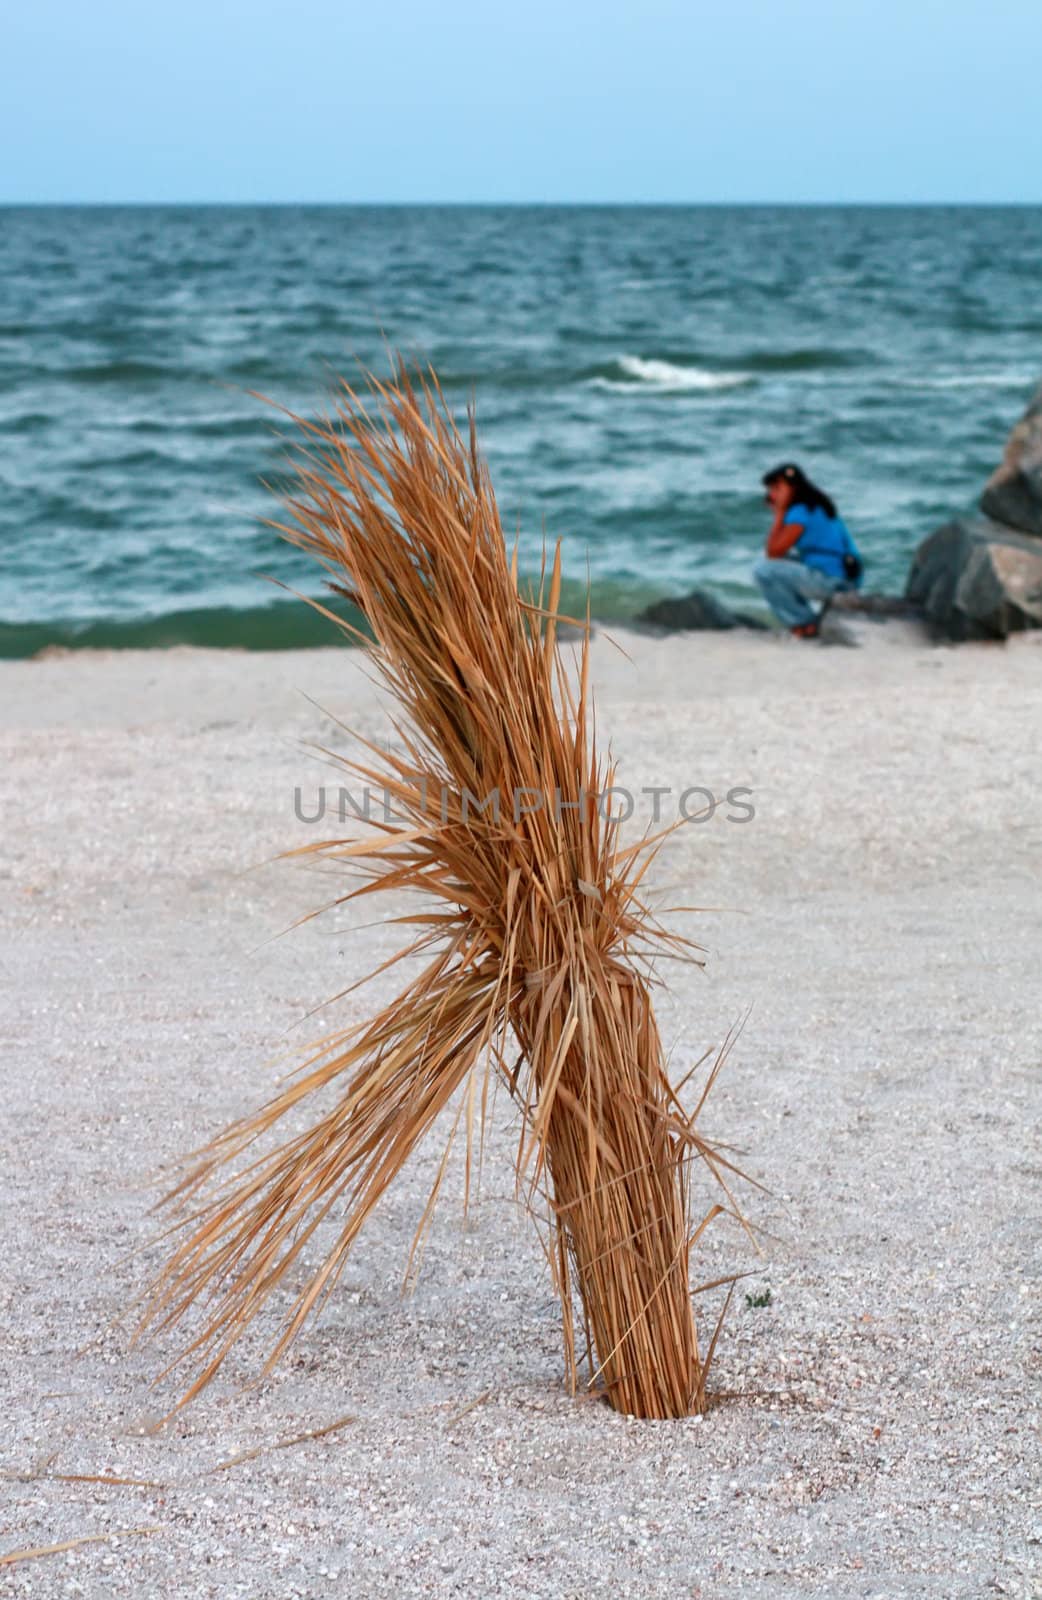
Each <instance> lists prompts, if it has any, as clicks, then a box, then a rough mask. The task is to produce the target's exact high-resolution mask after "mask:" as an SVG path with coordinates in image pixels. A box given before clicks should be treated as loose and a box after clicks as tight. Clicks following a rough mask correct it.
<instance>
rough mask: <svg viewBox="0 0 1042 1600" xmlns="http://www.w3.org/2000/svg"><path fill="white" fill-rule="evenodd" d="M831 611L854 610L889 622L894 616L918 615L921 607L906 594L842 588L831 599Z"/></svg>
mask: <svg viewBox="0 0 1042 1600" xmlns="http://www.w3.org/2000/svg"><path fill="white" fill-rule="evenodd" d="M829 610H830V611H852V612H854V613H856V615H858V616H861V617H871V618H872V619H873V621H878V622H889V621H891V619H892V618H894V617H908V618H913V617H918V616H919V614H920V611H919V607H918V606H917V605H915V604H914V602H913V601H911V600H909V599H908V597H907V596H906V595H899V594H875V593H869V594H866V593H865V592H864V591H863V590H861V589H841V590H840V591H839V593H838V594H834V595H833V596H832V599H831V600H830V601H829Z"/></svg>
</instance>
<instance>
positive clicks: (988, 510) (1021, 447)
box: [981, 387, 1042, 537]
mask: <svg viewBox="0 0 1042 1600" xmlns="http://www.w3.org/2000/svg"><path fill="white" fill-rule="evenodd" d="M981 510H982V511H983V512H984V513H985V515H986V516H989V517H994V519H995V521H996V522H1004V523H1007V524H1008V525H1009V526H1010V527H1011V528H1017V529H1019V530H1020V532H1022V533H1033V534H1036V535H1038V536H1040V537H1042V387H1040V388H1039V390H1038V392H1037V394H1036V395H1035V398H1034V399H1033V400H1032V402H1031V404H1030V405H1029V406H1028V408H1027V410H1026V411H1025V413H1024V415H1023V416H1022V417H1021V419H1020V421H1019V422H1018V423H1017V425H1016V427H1015V428H1014V429H1013V432H1012V433H1011V434H1010V436H1009V441H1008V443H1007V445H1006V453H1005V455H1004V456H1003V458H1002V464H1001V466H999V467H997V468H996V470H995V471H994V472H993V473H992V475H991V477H990V478H989V479H988V482H987V484H986V485H985V489H984V493H983V495H982V496H981Z"/></svg>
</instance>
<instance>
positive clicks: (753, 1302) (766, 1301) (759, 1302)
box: [745, 1286, 771, 1311]
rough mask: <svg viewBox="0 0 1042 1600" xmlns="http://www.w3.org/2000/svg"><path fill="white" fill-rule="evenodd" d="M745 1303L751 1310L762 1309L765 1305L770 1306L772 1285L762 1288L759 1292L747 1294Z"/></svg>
mask: <svg viewBox="0 0 1042 1600" xmlns="http://www.w3.org/2000/svg"><path fill="white" fill-rule="evenodd" d="M745 1303H746V1305H747V1306H748V1307H749V1310H750V1311H760V1310H762V1309H763V1307H764V1306H769V1305H770V1303H771V1291H770V1287H769V1286H768V1288H766V1289H761V1290H760V1292H759V1293H758V1294H747V1295H746V1297H745Z"/></svg>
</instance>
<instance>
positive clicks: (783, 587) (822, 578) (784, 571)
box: [753, 557, 846, 628]
mask: <svg viewBox="0 0 1042 1600" xmlns="http://www.w3.org/2000/svg"><path fill="white" fill-rule="evenodd" d="M753 576H754V577H755V579H756V581H757V583H758V584H759V585H760V588H761V589H762V591H763V597H764V599H765V600H766V602H767V604H768V605H769V606H770V608H771V610H772V611H773V612H774V615H775V616H776V617H777V618H778V621H779V622H782V623H784V624H785V626H786V627H787V628H798V627H804V626H805V625H806V624H807V623H808V622H814V621H816V620H817V618H818V616H819V615H820V605H819V606H815V605H812V604H811V601H817V602H819V603H820V604H821V605H823V604H824V602H825V601H826V600H830V599H831V598H832V596H833V595H834V594H835V593H836V591H837V589H844V588H846V585H845V583H844V582H843V579H842V578H830V577H828V575H827V574H826V573H824V572H819V571H818V569H817V568H816V567H807V566H804V564H803V562H802V561H790V560H788V559H787V558H785V557H783V558H782V559H781V560H778V561H772V560H771V559H770V558H768V557H765V558H764V559H763V560H762V561H758V562H757V563H756V566H755V567H754V568H753Z"/></svg>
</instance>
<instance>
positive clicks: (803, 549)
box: [755, 462, 864, 639]
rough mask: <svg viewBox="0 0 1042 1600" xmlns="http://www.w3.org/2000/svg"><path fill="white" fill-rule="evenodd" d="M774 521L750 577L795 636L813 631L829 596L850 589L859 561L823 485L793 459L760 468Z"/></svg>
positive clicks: (856, 581) (860, 568) (860, 565)
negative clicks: (763, 468) (782, 463)
mask: <svg viewBox="0 0 1042 1600" xmlns="http://www.w3.org/2000/svg"><path fill="white" fill-rule="evenodd" d="M763 482H764V484H765V485H766V489H767V504H768V505H769V506H771V507H772V509H773V511H774V521H773V523H772V524H771V531H770V533H769V534H768V535H767V549H766V554H765V557H764V559H763V560H762V561H758V562H757V563H756V567H755V576H756V581H757V583H758V584H759V585H760V588H761V590H762V591H763V597H764V599H765V600H766V601H767V604H768V605H769V606H770V608H771V610H772V611H773V612H774V614H775V616H776V617H777V618H778V621H779V622H781V623H783V624H784V626H785V627H787V628H788V629H789V630H790V632H792V633H794V634H795V635H796V637H797V638H799V639H814V638H816V637H817V634H818V630H819V628H820V624H821V618H822V616H823V615H824V612H825V610H826V608H827V606H828V603H829V601H830V600H831V599H832V596H833V595H834V594H836V593H838V592H839V590H841V589H856V588H857V587H858V586H859V585H860V583H861V579H862V575H863V573H864V563H863V562H862V560H861V556H860V554H859V553H858V550H857V547H856V545H855V544H854V541H853V539H852V538H851V537H850V533H849V532H848V530H847V525H846V523H845V522H844V521H843V519H842V517H841V516H840V515H839V513H838V512H837V510H836V507H835V505H834V504H833V502H832V501H831V500H830V499H829V497H828V495H827V494H825V493H824V491H823V490H821V489H819V488H818V487H817V485H816V484H813V483H811V481H810V479H809V478H808V477H807V476H806V475H805V474H804V473H803V471H802V470H801V469H800V468H799V467H797V466H796V465H795V463H793V462H786V463H785V464H784V465H782V466H780V467H775V468H774V469H773V471H771V472H767V473H765V474H764V478H763Z"/></svg>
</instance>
